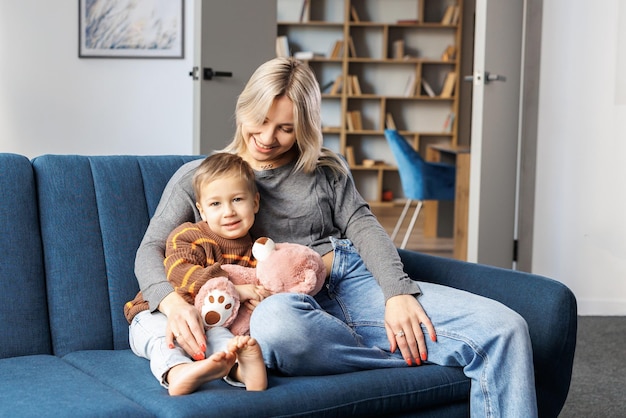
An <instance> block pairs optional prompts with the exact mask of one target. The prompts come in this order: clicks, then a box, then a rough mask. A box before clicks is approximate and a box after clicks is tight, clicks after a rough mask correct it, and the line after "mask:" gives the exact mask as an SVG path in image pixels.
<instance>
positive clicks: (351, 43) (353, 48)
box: [348, 36, 357, 58]
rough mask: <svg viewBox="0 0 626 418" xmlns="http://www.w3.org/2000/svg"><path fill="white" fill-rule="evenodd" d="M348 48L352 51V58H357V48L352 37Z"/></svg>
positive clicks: (349, 39)
mask: <svg viewBox="0 0 626 418" xmlns="http://www.w3.org/2000/svg"><path fill="white" fill-rule="evenodd" d="M348 48H349V49H350V56H351V57H352V58H356V57H357V55H356V48H355V47H354V40H353V39H352V36H351V37H350V38H348Z"/></svg>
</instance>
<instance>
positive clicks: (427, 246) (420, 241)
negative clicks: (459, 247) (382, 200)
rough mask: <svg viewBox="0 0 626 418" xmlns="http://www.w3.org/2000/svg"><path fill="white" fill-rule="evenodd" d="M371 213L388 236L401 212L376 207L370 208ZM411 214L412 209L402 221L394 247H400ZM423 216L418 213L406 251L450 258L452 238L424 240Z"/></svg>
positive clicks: (386, 207)
mask: <svg viewBox="0 0 626 418" xmlns="http://www.w3.org/2000/svg"><path fill="white" fill-rule="evenodd" d="M372 212H373V213H374V215H376V217H377V218H378V221H379V222H380V223H381V225H382V226H383V228H385V230H386V231H387V233H388V234H389V235H391V233H392V232H393V228H394V226H395V225H396V222H397V220H398V218H399V217H400V213H401V212H402V207H401V206H394V207H388V206H378V207H372ZM412 214H413V208H412V209H411V210H410V211H409V214H408V215H407V219H405V220H404V224H403V225H402V228H401V229H400V232H399V233H398V236H397V237H396V240H395V244H396V246H400V244H401V243H402V239H403V238H404V233H405V232H406V229H407V227H408V225H409V220H410V219H409V218H410V216H411V215H412ZM423 215H424V214H423V213H420V215H419V217H418V218H417V223H416V224H415V228H414V229H413V232H412V233H411V236H410V237H409V241H408V243H407V246H406V249H407V250H414V251H419V252H422V253H427V254H433V255H439V256H442V257H452V254H453V248H454V240H453V239H452V238H425V237H424V233H423V230H424V216H423Z"/></svg>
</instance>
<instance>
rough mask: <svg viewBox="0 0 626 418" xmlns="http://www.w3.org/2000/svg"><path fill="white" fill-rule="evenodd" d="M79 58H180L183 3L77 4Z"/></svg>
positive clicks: (83, 0)
mask: <svg viewBox="0 0 626 418" xmlns="http://www.w3.org/2000/svg"><path fill="white" fill-rule="evenodd" d="M78 20H79V24H78V57H79V58H184V1H183V0H142V1H134V0H79V1H78Z"/></svg>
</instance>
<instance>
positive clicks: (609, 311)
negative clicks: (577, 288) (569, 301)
mask: <svg viewBox="0 0 626 418" xmlns="http://www.w3.org/2000/svg"><path fill="white" fill-rule="evenodd" d="M577 302H578V315H582V316H626V300H615V299H613V300H598V299H584V298H583V299H581V298H577Z"/></svg>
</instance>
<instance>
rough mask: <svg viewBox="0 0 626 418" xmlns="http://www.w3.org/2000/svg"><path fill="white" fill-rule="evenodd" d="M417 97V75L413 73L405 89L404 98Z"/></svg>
mask: <svg viewBox="0 0 626 418" xmlns="http://www.w3.org/2000/svg"><path fill="white" fill-rule="evenodd" d="M413 96H415V73H411V75H410V76H409V79H408V80H407V81H406V86H405V87H404V97H413Z"/></svg>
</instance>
